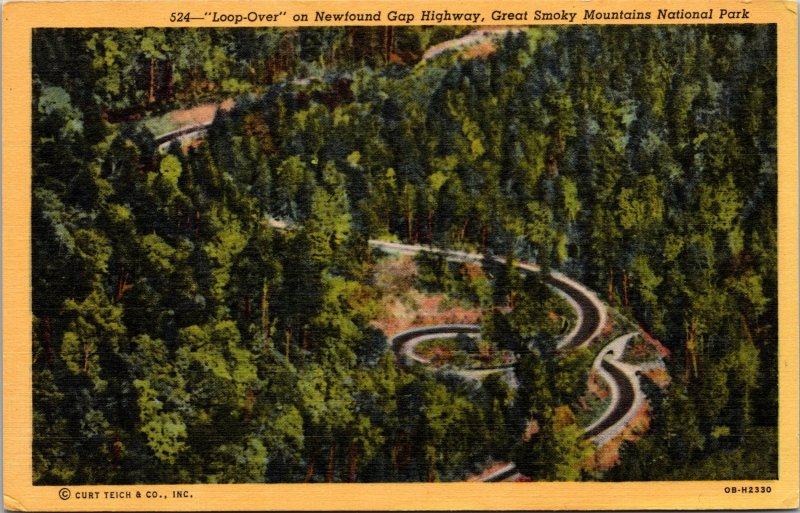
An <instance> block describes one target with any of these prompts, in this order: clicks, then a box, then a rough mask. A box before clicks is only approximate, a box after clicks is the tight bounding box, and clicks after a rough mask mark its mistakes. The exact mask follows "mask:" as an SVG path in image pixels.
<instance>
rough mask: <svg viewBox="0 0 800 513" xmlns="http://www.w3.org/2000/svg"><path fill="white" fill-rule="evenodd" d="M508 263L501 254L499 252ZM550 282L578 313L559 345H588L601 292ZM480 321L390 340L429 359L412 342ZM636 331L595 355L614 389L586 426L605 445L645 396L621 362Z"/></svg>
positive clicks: (595, 333) (395, 249)
mask: <svg viewBox="0 0 800 513" xmlns="http://www.w3.org/2000/svg"><path fill="white" fill-rule="evenodd" d="M369 244H370V245H371V246H373V247H376V248H379V249H382V250H384V251H386V252H389V253H400V254H411V255H416V254H418V253H421V252H423V251H427V252H432V253H438V254H444V255H446V256H447V258H448V259H450V260H455V261H461V262H478V261H480V260H481V259H482V258H483V256H482V255H479V254H477V253H466V252H463V251H449V250H443V249H438V248H427V247H424V246H419V245H409V244H400V243H396V242H386V241H380V240H370V241H369ZM495 259H496V260H498V261H500V262H504V261H505V259H504V258H503V257H495ZM518 266H519V267H520V268H521V269H523V270H526V271H529V272H539V271H540V269H539V267H538V266H536V265H533V264H528V263H522V262H521V263H519V264H518ZM546 283H547V284H548V285H549V286H551V287H552V288H553V289H555V290H556V292H558V293H559V294H560V295H561V296H562V297H564V298H565V299H566V300H567V301H568V302H569V303H570V305H572V307H573V308H574V309H575V312H576V314H577V316H578V319H577V322H576V323H575V327H574V328H573V329H572V331H571V332H570V333H568V334H567V335H566V336H565V337H563V338H562V339H561V340H560V341H559V343H558V348H559V349H572V348H577V347H582V346H586V345H588V344H590V343H591V342H592V341H594V340H596V339H597V338H598V337H599V336H600V334H601V333H602V330H603V327H604V326H605V324H606V321H607V316H608V313H607V311H606V308H605V306H604V305H603V303H602V302H600V300H599V299H598V298H597V296H596V295H595V294H594V293H593V292H591V291H590V290H588V289H587V288H586V287H584V286H583V285H581V284H580V283H578V282H576V281H574V280H572V279H570V278H568V277H566V276H564V275H563V274H560V273H555V272H554V273H551V274H550V275H549V276H548V277H547V278H546ZM478 329H479V327H478V326H477V325H440V326H426V327H421V328H413V329H410V330H406V331H404V332H402V333H399V334H397V335H395V336H394V337H391V338H390V339H389V344H390V345H391V347H392V348H393V350H394V351H395V352H396V353H397V354H398V356H408V357H410V358H411V359H414V360H416V361H418V362H421V363H427V361H426V360H425V359H424V358H422V357H420V356H419V355H416V354H414V351H413V348H414V346H415V345H416V344H417V343H419V342H422V341H423V340H428V339H430V338H436V337H441V336H447V335H449V334H453V335H455V334H458V333H465V332H472V333H474V332H475V331H477V330H478ZM636 334H637V333H629V334H627V335H623V336H621V337H618V338H617V339H615V340H614V341H612V342H611V343H609V344H608V345H606V346H605V347H604V348H603V349H602V350H601V351H600V353H599V354H598V355H597V357H596V358H595V361H594V363H593V365H592V367H593V368H594V369H595V370H596V372H597V373H598V374H599V375H600V376H601V377H602V378H603V379H604V380H605V381H606V382H607V383H608V385H609V388H610V396H611V400H610V404H609V406H608V407H607V408H606V410H605V412H603V414H602V415H601V416H600V417H599V418H598V419H597V420H595V422H594V423H592V424H591V425H590V426H589V427H587V428H586V429H585V430H584V436H586V437H588V438H590V439H592V440H593V441H594V442H595V443H596V444H597V445H598V446H602V445H605V443H607V442H608V441H609V440H611V439H612V438H614V437H615V436H617V435H618V434H619V433H620V432H621V431H622V429H624V427H625V425H626V424H627V422H628V421H630V419H631V418H632V417H633V415H635V414H636V412H637V411H638V410H639V408H640V407H641V404H642V402H643V400H644V395H643V394H642V392H641V389H640V388H639V380H638V378H637V376H636V373H635V371H636V368H635V367H633V366H630V365H627V364H624V363H623V362H621V361H620V358H621V357H622V355H623V354H624V352H625V347H626V345H627V343H628V341H630V339H631V338H633V337H634V336H635V335H636ZM515 473H516V466H515V465H514V464H513V463H509V464H507V465H506V466H504V467H502V469H501V470H500V471H496V472H493V473H492V474H490V475H488V476H484V477H482V478H481V479H480V480H481V481H501V480H503V479H506V478H507V477H509V476H511V475H513V474H515Z"/></svg>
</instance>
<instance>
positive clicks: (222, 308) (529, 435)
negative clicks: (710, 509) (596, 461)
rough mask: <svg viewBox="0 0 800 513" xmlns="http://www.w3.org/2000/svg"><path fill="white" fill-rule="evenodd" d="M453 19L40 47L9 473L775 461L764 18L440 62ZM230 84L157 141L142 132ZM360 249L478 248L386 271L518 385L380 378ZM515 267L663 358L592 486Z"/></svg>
mask: <svg viewBox="0 0 800 513" xmlns="http://www.w3.org/2000/svg"><path fill="white" fill-rule="evenodd" d="M470 31H471V29H470V28H464V27H402V28H401V27H330V28H299V29H162V28H149V29H142V30H118V29H102V30H94V29H38V30H35V31H34V33H33V54H32V59H33V69H32V73H33V105H32V112H33V127H32V130H33V148H32V156H33V170H32V189H31V190H32V203H33V206H32V213H31V223H32V235H33V236H32V267H33V284H32V285H33V289H32V290H33V301H32V309H33V319H34V321H33V369H32V371H33V394H34V395H33V407H34V443H33V468H34V478H33V480H34V483H35V484H42V485H44V484H87V483H150V482H153V483H172V482H183V483H193V482H209V483H221V482H320V481H328V482H351V481H437V480H461V479H464V478H465V477H466V476H467V475H468V474H470V473H475V472H478V471H480V469H481V468H482V467H483V466H485V465H487V464H488V463H490V462H493V461H508V460H513V461H514V462H516V463H517V466H518V467H519V469H520V470H521V471H522V472H523V473H524V474H525V476H527V477H528V478H529V479H532V480H602V479H606V480H618V481H625V480H664V479H669V480H676V479H678V480H679V479H731V478H774V477H776V476H777V436H776V425H777V418H778V413H777V405H778V390H777V372H778V366H777V353H778V339H777V151H776V145H777V136H776V117H777V114H776V109H777V104H776V80H777V77H776V31H775V27H774V26H771V25H737V26H731V25H724V26H723V25H708V26H691V25H688V26H669V27H666V26H624V27H623V26H620V27H615V26H585V27H538V28H525V29H516V30H513V31H508V32H506V33H496V34H495V35H491V34H489V32H487V36H486V38H485V39H484V40H483V41H482V42H481V43H480V44H479V45H477V46H473V47H470V48H467V49H464V48H461V47H457V46H454V47H453V48H450V49H448V46H447V41H448V40H454V39H456V38H459V37H461V36H464V35H466V34H468V33H470ZM437 44H438V45H442V46H441V48H442V51H440V52H436V54H435V55H429V54H425V52H426V50H428V49H429V48H431V47H433V46H434V45H437ZM230 98H232V99H233V100H234V101H235V105H234V106H233V107H232V108H230V109H228V110H222V109H220V110H219V111H218V113H217V115H216V118H215V119H214V122H213V124H212V125H211V126H210V127H209V128H208V131H207V133H206V134H205V135H204V136H203V137H202V138H200V139H197V140H194V141H192V142H191V143H190V144H181V143H180V141H175V142H174V143H173V144H172V145H171V146H169V148H167V149H166V150H165V151H159V150H158V144H157V142H156V141H157V137H158V136H160V135H163V134H160V133H154V131H156V132H157V130H153V129H152V128H148V125H147V123H145V121H147V120H148V119H153V118H155V117H157V116H159V115H162V114H164V113H167V112H169V111H171V110H174V109H179V108H183V107H191V106H194V105H197V104H200V103H203V102H221V101H223V100H227V99H230ZM150 126H151V127H152V125H150ZM370 239H384V240H395V241H402V242H406V243H409V244H426V245H432V246H435V247H440V248H454V249H462V250H467V251H474V252H480V253H483V254H484V255H486V258H485V260H484V263H483V265H482V267H483V273H482V274H481V275H480V277H479V278H475V277H474V276H473V277H472V278H471V277H470V276H472V274H470V272H471V271H470V270H469V269H467V268H466V267H465V266H463V265H461V266H459V265H458V264H456V263H452V262H450V263H448V262H447V261H446V260H444V259H436V258H430V257H422V258H417V259H416V261H415V265H416V266H417V268H418V270H419V272H418V273H417V276H416V278H414V277H413V276H412V280H414V279H415V280H416V284H415V286H417V287H419V288H426V289H428V290H430V291H439V292H441V291H444V292H446V293H447V294H448V295H449V296H450V297H452V298H454V300H455V301H462V302H466V303H470V302H471V304H474V305H477V306H476V308H480V309H481V311H482V312H483V319H484V336H485V337H487V338H490V339H494V340H495V342H497V344H498V346H499V347H502V348H505V349H507V350H509V351H513V352H514V353H515V354H516V363H515V369H514V373H515V375H516V380H517V383H516V386H511V385H510V384H509V383H508V382H506V381H504V380H502V379H499V378H498V377H497V376H496V375H495V376H489V377H487V378H485V379H484V380H483V381H482V382H476V381H474V380H473V381H471V380H467V379H463V378H461V377H459V376H458V375H455V374H453V373H447V372H439V373H434V372H430V371H429V370H427V369H425V368H421V367H420V366H416V367H415V366H405V365H400V362H398V361H397V359H396V357H395V355H394V353H393V352H392V351H389V350H388V349H387V342H386V338H387V337H386V334H385V333H383V332H381V330H379V329H377V328H376V326H375V323H374V322H373V321H374V320H375V319H376V318H377V317H378V316H380V315H381V309H382V303H381V298H382V294H385V293H386V292H385V290H384V289H382V288H381V287H380V286H379V284H377V283H376V278H375V276H376V269H378V268H379V267H380V266H381V265H385V264H383V262H385V261H386V259H387V258H389V257H388V256H387V255H384V254H382V253H381V252H380V251H378V250H376V249H374V248H371V247H370V246H369V245H368V241H369V240H370ZM493 255H506V256H508V257H509V258H508V261H509V262H510V263H508V264H507V265H500V264H498V263H497V262H495V261H494V260H493V259H492V258H491V257H492V256H493ZM514 259H519V260H525V261H531V262H536V263H537V264H538V265H540V266H541V267H542V268H543V271H544V272H547V271H549V270H558V271H561V272H564V273H565V274H568V275H569V276H571V277H573V278H575V279H577V280H580V281H581V282H583V283H585V284H586V285H588V286H589V287H592V288H593V289H594V290H596V291H598V293H599V295H600V296H601V297H602V299H603V300H604V301H605V302H607V303H608V304H609V305H611V306H613V307H615V308H616V309H618V311H620V312H623V313H624V315H625V316H627V317H628V318H630V319H633V320H635V322H636V323H638V325H639V326H640V329H641V330H642V331H643V332H645V333H646V334H648V336H651V337H653V338H655V339H658V340H659V341H660V343H661V344H663V345H664V346H665V347H666V348H667V349H668V350H669V352H670V353H671V355H670V357H669V358H668V359H667V365H668V367H669V374H670V376H671V384H670V385H669V386H668V387H666V388H663V387H658V386H656V385H655V384H653V383H652V382H650V381H649V380H648V379H647V378H645V377H642V388H643V389H644V390H645V392H646V393H647V397H648V401H649V403H650V407H651V416H652V421H651V424H650V430H649V431H648V432H647V433H646V434H645V435H644V436H642V437H641V439H640V440H639V441H638V442H636V443H626V444H624V445H623V446H622V447H621V449H620V461H619V464H617V465H616V466H614V467H612V468H610V469H605V470H602V471H601V470H598V468H597V467H596V466H593V465H592V463H591V461H592V454H593V448H592V444H591V443H590V442H589V441H588V440H586V439H585V438H584V437H583V436H582V434H581V431H580V429H579V428H580V426H579V424H578V423H577V421H576V420H575V415H574V414H573V413H577V410H578V409H579V408H580V406H579V404H580V403H581V402H582V400H583V399H582V397H584V396H585V395H586V393H587V391H586V381H587V372H588V368H589V363H588V362H590V361H591V357H592V355H591V353H590V352H587V350H578V351H573V352H566V353H565V352H558V351H556V350H555V346H554V341H555V340H556V339H557V337H558V336H559V330H558V329H556V328H554V326H553V323H552V319H550V318H548V316H547V315H545V314H544V312H546V311H547V310H548V308H550V306H548V305H552V304H553V301H554V300H553V294H552V292H551V291H549V289H548V288H547V287H546V286H544V285H543V282H542V280H541V279H540V278H539V277H537V275H536V274H528V275H521V274H519V273H517V272H516V271H515V270H514V267H513V264H512V263H511V262H513V260H514ZM468 271H469V272H468ZM473 274H474V273H473ZM526 341H533V342H531V343H527V342H526ZM531 426H535V429H532V428H531Z"/></svg>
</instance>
